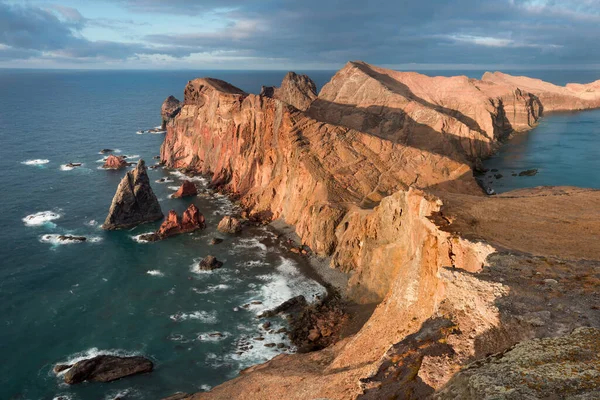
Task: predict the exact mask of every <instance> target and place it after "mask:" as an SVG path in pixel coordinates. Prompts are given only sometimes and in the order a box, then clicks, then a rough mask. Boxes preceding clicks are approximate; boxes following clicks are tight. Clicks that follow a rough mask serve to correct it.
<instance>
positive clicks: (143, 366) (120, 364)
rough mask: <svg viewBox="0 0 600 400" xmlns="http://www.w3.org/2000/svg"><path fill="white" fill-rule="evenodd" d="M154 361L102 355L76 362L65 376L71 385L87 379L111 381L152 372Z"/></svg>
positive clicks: (138, 357) (142, 358) (137, 357)
mask: <svg viewBox="0 0 600 400" xmlns="http://www.w3.org/2000/svg"><path fill="white" fill-rule="evenodd" d="M153 368H154V364H153V363H152V361H150V360H148V359H147V358H145V357H140V356H136V357H118V356H110V355H101V356H96V357H93V358H89V359H87V360H82V361H79V362H77V363H75V364H74V365H73V366H72V367H71V368H70V369H69V370H68V371H67V372H66V373H65V376H64V379H65V382H66V383H68V384H69V385H74V384H76V383H81V382H85V381H93V382H110V381H114V380H117V379H121V378H124V377H126V376H130V375H136V374H143V373H147V372H151V371H152V369H153Z"/></svg>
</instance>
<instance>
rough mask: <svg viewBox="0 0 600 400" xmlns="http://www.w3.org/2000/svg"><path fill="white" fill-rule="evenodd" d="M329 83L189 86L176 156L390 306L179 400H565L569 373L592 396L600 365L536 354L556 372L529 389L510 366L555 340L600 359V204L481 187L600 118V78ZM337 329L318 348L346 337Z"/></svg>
mask: <svg viewBox="0 0 600 400" xmlns="http://www.w3.org/2000/svg"><path fill="white" fill-rule="evenodd" d="M312 86H314V84H313V85H310V84H309V83H307V81H306V79H305V78H299V77H298V76H297V75H295V74H294V75H292V74H288V75H287V76H286V78H285V80H284V83H282V85H281V87H280V88H265V89H263V91H262V93H261V95H254V94H248V93H245V92H243V91H242V90H240V89H238V88H236V87H234V86H232V85H230V84H228V83H226V82H223V81H220V80H216V79H211V78H203V79H195V80H193V81H190V82H189V83H188V85H187V87H186V89H185V98H184V101H183V105H182V107H181V109H180V110H179V111H178V113H177V115H176V116H175V117H174V118H173V119H172V120H170V122H169V123H168V124H167V134H166V136H165V140H164V143H163V145H162V147H161V161H162V162H164V163H165V165H166V166H167V167H170V168H178V169H183V170H186V171H193V172H196V173H202V174H207V175H209V176H211V185H212V186H213V187H215V188H217V189H218V190H221V191H223V192H227V193H229V194H230V195H231V196H233V197H234V198H236V199H238V200H239V203H240V205H241V206H242V207H243V208H244V209H245V210H246V213H247V214H248V216H249V217H250V218H256V219H260V220H282V221H285V222H286V223H287V224H289V225H292V226H294V227H295V232H296V233H297V235H298V237H299V238H300V240H301V242H302V245H304V246H307V247H308V248H310V250H311V251H312V253H314V254H315V255H316V256H317V257H321V258H323V259H326V260H328V262H329V264H330V266H331V267H332V268H335V269H338V270H341V271H344V272H346V273H347V274H348V275H349V280H348V284H347V287H346V288H345V290H344V291H343V293H342V296H343V298H344V299H345V301H347V302H352V303H355V304H364V305H367V304H371V305H374V304H376V307H374V311H373V312H372V314H371V315H370V316H369V317H368V318H366V319H365V320H366V322H365V323H361V324H360V326H358V327H356V329H355V330H354V331H353V332H351V333H348V334H342V333H340V334H339V335H335V337H336V340H333V341H331V342H328V343H326V345H325V347H324V348H322V349H321V350H318V351H311V352H308V353H303V354H292V355H280V356H278V357H276V358H274V359H273V360H271V361H269V362H267V363H265V364H262V365H257V366H254V367H251V368H249V369H247V370H245V371H243V372H242V373H241V374H240V376H239V377H237V378H235V379H234V380H232V381H229V382H226V383H224V384H222V385H220V386H218V387H216V388H214V389H212V390H211V391H210V392H207V393H197V394H195V395H182V394H180V395H178V396H179V397H178V398H194V399H205V398H206V399H209V398H215V399H220V398H243V399H266V398H269V399H270V398H272V399H279V398H288V399H311V398H329V399H357V398H361V399H381V398H397V399H419V398H427V397H432V396H435V397H436V398H441V399H445V398H461V397H460V396H461V393H463V394H464V393H465V392H464V391H465V390H468V392H469V394H468V395H465V396H466V397H464V398H506V399H509V398H519V397H515V396H517V394H520V393H523V394H525V395H527V396H530V397H521V398H536V396H538V397H540V396H543V395H545V394H546V393H550V392H553V393H559V394H560V392H557V390H559V389H556V388H555V386H556V385H557V386H559V387H560V386H561V383H560V380H556V379H555V378H556V377H557V376H560V379H562V380H563V382H567V381H568V380H569V379H570V380H572V381H573V382H574V384H573V385H571V387H575V388H577V390H576V393H577V395H578V396H583V397H580V398H593V396H594V395H595V394H597V392H598V386H597V385H596V386H594V385H589V384H586V383H585V382H584V380H585V379H587V378H586V377H587V375H585V374H582V373H581V372H580V371H581V369H583V368H585V369H586V371H589V376H590V377H596V378H597V376H599V375H600V367H599V364H598V362H597V355H596V357H595V358H594V357H593V355H592V356H590V357H587V356H586V357H587V358H585V357H584V358H581V359H578V360H577V366H576V368H559V366H557V365H556V364H554V363H552V362H549V361H547V357H545V356H544V354H543V353H542V352H537V353H535V354H529V356H530V359H531V360H533V359H536V360H539V361H536V362H538V364H537V365H544V363H546V364H545V365H544V366H543V367H539V368H534V367H533V366H531V367H529V366H527V367H521V368H520V369H519V371H520V372H521V373H522V374H523V379H521V380H519V379H511V378H510V377H509V376H502V373H498V371H508V370H511V368H512V367H511V365H514V367H515V369H516V366H517V364H518V363H524V362H527V361H526V360H527V359H526V358H524V357H525V354H527V350H526V349H537V348H539V340H540V339H543V340H548V342H544V343H548V345H549V346H553V348H555V349H556V351H557V352H559V354H564V357H563V358H562V359H561V360H563V359H564V360H563V361H564V362H565V363H567V362H569V360H570V359H569V354H592V353H593V349H595V348H596V347H597V343H598V340H600V338H598V336H597V330H594V329H592V328H600V310H599V307H598V304H600V298H599V297H598V296H599V295H598V288H599V285H600V247H599V245H598V241H597V240H596V238H597V237H598V235H600V228H599V227H600V219H599V216H598V214H597V212H595V210H597V209H598V206H600V192H598V191H595V190H588V189H578V188H564V187H558V188H535V189H528V190H521V191H517V192H509V193H505V194H502V195H499V196H493V197H490V196H486V195H485V193H484V191H483V190H482V189H481V188H480V187H479V186H478V184H477V182H476V180H475V178H474V176H473V175H474V169H476V168H477V167H478V166H479V165H480V164H481V160H482V159H484V158H486V157H489V156H490V155H491V154H493V152H494V151H496V150H497V149H498V147H499V146H500V145H501V143H502V141H503V140H504V139H506V138H507V137H509V136H510V135H513V134H515V133H518V132H524V131H527V130H529V129H531V128H533V127H534V126H536V124H537V122H538V121H539V119H540V118H541V117H542V116H543V114H544V113H545V112H548V111H558V110H580V109H585V108H594V107H598V106H600V83H599V82H595V83H591V84H588V85H579V84H578V85H567V86H566V87H558V86H555V85H552V84H548V83H544V82H541V81H537V80H532V79H529V78H523V77H511V76H508V75H505V74H500V73H494V74H489V73H488V74H485V75H484V77H483V79H481V80H477V79H470V78H467V77H464V76H458V77H428V76H425V75H421V74H418V73H412V72H397V71H392V70H386V69H383V68H378V67H375V66H371V65H368V64H366V63H363V62H351V63H348V64H347V65H346V66H345V67H344V68H343V69H341V70H340V71H339V72H338V73H336V75H335V76H334V77H333V78H332V79H331V81H330V82H329V83H328V84H326V85H325V86H324V87H323V88H322V90H321V91H320V93H319V94H318V96H312V95H311V94H310V93H312V91H311V89H310V88H311V87H312ZM322 311H323V312H328V311H327V310H322ZM334 312H335V311H334ZM350 319H352V316H350ZM305 320H306V321H309V322H310V323H311V324H313V323H314V324H317V325H318V323H317V322H316V321H317V319H315V318H313V317H312V316H310V315H308V316H307V317H306V319H305ZM321 325H322V326H320V327H319V329H318V330H315V329H316V328H311V329H310V330H309V331H311V332H309V334H311V335H312V337H313V338H315V339H316V338H317V337H318V336H317V335H321V336H323V333H324V332H325V331H328V330H332V329H333V328H334V326H326V325H324V324H321ZM584 327H588V328H589V329H588V328H584ZM586 329H587V330H586ZM574 330H575V331H574ZM569 335H570V336H569ZM578 337H581V338H583V339H582V340H577V339H576V338H578ZM545 338H548V339H545ZM552 338H556V339H552ZM561 338H562V339H561ZM584 339H585V340H584ZM536 341H537V342H536ZM518 343H520V344H518ZM517 344H518V345H517ZM515 345H517V347H515V348H514V349H513V350H510V349H511V348H512V347H513V346H515ZM316 348H321V346H317V347H316ZM569 349H571V350H569ZM496 353H499V354H501V355H498V356H492V358H486V357H488V356H490V355H492V354H496ZM535 357H537V358H535ZM561 357H562V356H561ZM473 363H475V364H473ZM463 369H464V370H463ZM461 370H463V371H462V372H461ZM596 378H593V379H596ZM551 379H555V380H553V381H552V384H550V385H546V386H544V385H539V386H536V385H534V384H531V385H530V384H529V383H530V382H533V381H534V380H536V381H538V380H539V381H545V382H549V381H550V380H551ZM590 379H591V378H590ZM466 381H468V384H469V385H475V386H474V387H473V388H472V389H466V388H465V384H463V383H461V382H466ZM480 382H483V385H488V386H490V387H491V389H490V390H489V391H487V389H486V388H485V387H482V386H479V383H480ZM554 384H556V385H555V386H552V385H554ZM492 389H493V390H492ZM461 391H462V392H461ZM457 393H458V395H457ZM571 393H572V392H570V391H568V390H566V391H565V392H564V394H565V395H570V394H571ZM488 394H489V395H488ZM457 396H458V397H457ZM469 396H471V397H469ZM493 396H496V397H493ZM585 396H587V397H585ZM590 396H591V397H590Z"/></svg>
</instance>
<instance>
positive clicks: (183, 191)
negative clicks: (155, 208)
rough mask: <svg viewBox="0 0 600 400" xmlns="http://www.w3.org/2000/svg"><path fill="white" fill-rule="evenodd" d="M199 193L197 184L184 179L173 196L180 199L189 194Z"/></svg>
mask: <svg viewBox="0 0 600 400" xmlns="http://www.w3.org/2000/svg"><path fill="white" fill-rule="evenodd" d="M197 194H198V189H196V185H194V184H193V183H192V182H191V181H183V184H182V185H181V186H180V187H179V190H177V191H176V192H175V193H174V194H173V195H172V196H171V197H172V198H174V199H179V198H182V197H187V196H196V195H197Z"/></svg>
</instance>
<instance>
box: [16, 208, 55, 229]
mask: <svg viewBox="0 0 600 400" xmlns="http://www.w3.org/2000/svg"><path fill="white" fill-rule="evenodd" d="M59 218H60V214H58V213H55V212H53V211H40V212H37V213H35V214H30V215H28V216H26V217H25V218H23V219H22V221H23V222H24V223H25V225H27V226H42V225H45V224H49V225H52V226H56V225H55V224H54V223H52V221H54V220H57V219H59Z"/></svg>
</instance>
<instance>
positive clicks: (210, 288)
mask: <svg viewBox="0 0 600 400" xmlns="http://www.w3.org/2000/svg"><path fill="white" fill-rule="evenodd" d="M229 288H231V286H229V285H225V284H224V283H222V284H220V285H208V286H207V287H206V289H205V290H200V289H198V288H192V290H193V291H194V292H196V293H198V294H208V293H214V292H216V291H218V290H227V289H229Z"/></svg>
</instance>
